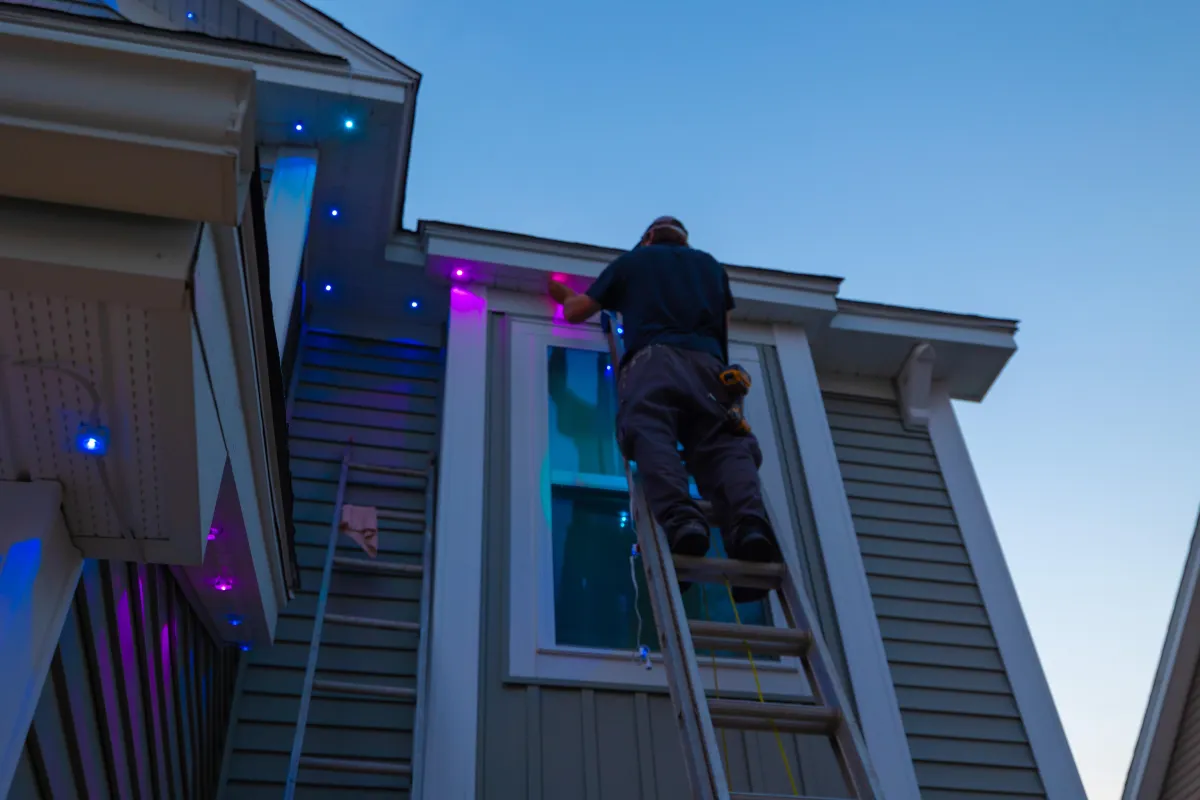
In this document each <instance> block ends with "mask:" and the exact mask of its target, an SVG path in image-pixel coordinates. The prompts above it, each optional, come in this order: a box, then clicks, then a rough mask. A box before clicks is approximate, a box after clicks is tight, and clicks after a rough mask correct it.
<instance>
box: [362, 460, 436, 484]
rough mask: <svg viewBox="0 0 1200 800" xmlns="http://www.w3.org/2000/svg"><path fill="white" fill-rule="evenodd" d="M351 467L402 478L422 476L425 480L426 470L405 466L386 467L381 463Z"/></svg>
mask: <svg viewBox="0 0 1200 800" xmlns="http://www.w3.org/2000/svg"><path fill="white" fill-rule="evenodd" d="M350 469H352V470H357V471H359V472H374V473H376V474H378V475H399V476H400V477H402V478H420V479H421V480H425V478H426V475H425V470H422V469H406V468H404V467H384V466H381V465H379V464H351V465H350Z"/></svg>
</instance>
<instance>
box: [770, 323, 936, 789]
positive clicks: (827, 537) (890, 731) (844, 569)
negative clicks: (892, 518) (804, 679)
mask: <svg viewBox="0 0 1200 800" xmlns="http://www.w3.org/2000/svg"><path fill="white" fill-rule="evenodd" d="M775 343H776V353H777V356H778V358H779V369H780V374H781V377H782V378H783V385H784V390H785V392H786V394H787V398H788V405H789V407H790V409H791V413H792V424H793V425H794V426H795V429H796V445H797V447H798V449H799V452H800V461H801V464H802V465H803V467H804V478H805V482H806V483H807V484H808V493H809V502H810V504H811V507H812V515H813V521H814V523H815V525H816V529H817V536H818V538H819V539H820V542H821V552H822V555H823V556H824V559H825V570H826V573H827V574H828V578H829V591H830V594H831V595H832V596H833V606H834V610H835V611H836V614H837V620H838V628H839V632H840V633H841V637H842V648H843V650H844V651H845V654H846V664H847V669H848V670H849V673H850V683H851V685H852V686H853V690H854V697H855V700H856V701H857V705H858V723H859V726H860V727H861V729H862V735H863V739H864V740H865V741H866V743H867V750H868V752H869V754H870V757H871V762H872V766H873V767H874V769H875V772H876V774H877V775H878V776H879V782H880V785H881V786H882V787H883V788H884V791H886V793H887V798H888V800H920V796H921V793H920V788H919V787H918V785H917V776H916V771H915V769H914V768H913V762H912V755H911V753H910V751H909V749H908V736H907V734H906V733H905V731H904V722H903V720H902V719H901V716H900V704H899V702H898V701H897V699H896V689H895V686H894V685H893V683H892V672H891V668H890V667H889V666H888V661H887V654H886V653H885V652H884V649H883V635H882V634H881V633H880V630H879V620H878V619H877V618H876V616H875V604H874V601H873V600H872V599H871V589H870V586H869V585H868V584H867V572H866V568H865V567H864V566H863V560H862V553H861V552H860V551H859V549H858V535H857V533H856V532H855V530H854V519H853V517H852V516H851V514H850V503H849V501H848V500H847V499H846V488H845V486H844V485H843V483H842V472H841V467H840V466H839V464H838V460H837V452H836V451H835V449H834V446H833V434H832V433H831V432H830V430H829V420H828V418H827V417H826V415H825V403H824V400H823V399H822V397H821V386H820V383H819V381H818V378H817V371H816V367H815V366H814V365H813V359H812V351H811V350H810V349H809V342H808V336H807V334H805V332H804V329H803V328H799V327H795V326H790V325H776V326H775Z"/></svg>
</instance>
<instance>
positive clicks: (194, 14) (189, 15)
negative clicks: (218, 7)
mask: <svg viewBox="0 0 1200 800" xmlns="http://www.w3.org/2000/svg"><path fill="white" fill-rule="evenodd" d="M187 18H188V19H195V18H196V12H195V11H189V12H187Z"/></svg>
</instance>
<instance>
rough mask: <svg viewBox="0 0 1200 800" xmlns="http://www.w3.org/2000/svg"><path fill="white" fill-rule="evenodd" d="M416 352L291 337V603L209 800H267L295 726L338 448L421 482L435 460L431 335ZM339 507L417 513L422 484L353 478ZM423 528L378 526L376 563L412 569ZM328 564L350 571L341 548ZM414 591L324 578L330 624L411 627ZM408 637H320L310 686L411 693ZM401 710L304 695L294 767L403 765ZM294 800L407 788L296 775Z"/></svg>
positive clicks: (374, 581) (248, 682) (394, 584)
mask: <svg viewBox="0 0 1200 800" xmlns="http://www.w3.org/2000/svg"><path fill="white" fill-rule="evenodd" d="M420 330H423V331H424V332H425V334H424V337H423V338H419V339H415V340H409V341H397V340H392V341H383V340H379V339H368V338H358V337H354V336H348V335H339V334H333V333H329V332H322V331H315V330H309V331H306V332H305V333H304V334H303V335H302V340H301V349H300V354H299V362H298V363H299V374H298V383H297V384H296V385H295V387H294V389H293V397H292V398H291V400H290V404H291V409H292V411H291V422H290V427H289V434H290V435H289V447H290V449H291V457H292V461H291V469H292V485H293V489H294V494H295V504H294V516H295V522H296V558H297V561H298V562H299V565H300V571H301V589H300V591H299V593H298V594H297V596H296V598H295V599H294V600H292V601H291V603H290V604H289V605H288V606H287V608H286V609H285V610H284V611H283V612H282V614H281V615H280V620H279V627H278V630H277V632H276V641H275V644H274V645H273V646H271V647H267V648H263V649H260V650H256V651H254V652H253V653H251V654H249V658H248V665H247V668H246V670H245V675H244V676H243V678H242V682H241V686H240V695H239V697H238V700H237V703H236V706H235V717H236V719H235V724H234V727H233V729H232V737H233V738H232V748H231V755H230V757H229V761H228V764H227V766H226V776H225V786H224V789H223V791H222V794H221V796H222V797H224V798H230V800H240V799H241V798H247V799H249V798H254V799H257V798H262V797H271V796H279V793H280V792H282V789H283V783H284V780H285V778H286V773H287V764H288V755H289V753H290V752H291V746H292V736H293V733H294V731H295V724H296V719H297V715H298V713H299V700H300V687H301V684H302V682H303V679H304V667H305V661H306V659H307V657H308V650H309V644H310V642H311V640H312V627H313V613H314V610H315V607H316V601H317V593H318V591H319V590H320V580H321V568H322V565H323V564H324V557H325V548H326V546H327V543H328V541H329V532H330V524H331V521H332V516H333V510H334V502H335V496H336V492H337V480H338V471H339V468H340V462H341V457H342V451H343V447H344V445H345V442H346V440H347V439H348V438H349V437H353V438H354V443H355V450H354V455H353V460H354V461H356V462H358V463H369V464H375V465H383V466H392V467H405V468H415V469H421V468H424V467H425V466H426V465H427V464H428V462H429V459H430V457H431V455H432V454H433V453H434V452H435V449H436V440H437V429H438V419H439V414H440V408H441V398H440V392H441V384H442V372H443V360H444V359H443V352H442V341H441V334H440V332H439V331H438V330H437V329H432V328H424V329H420ZM346 502H347V503H353V504H357V505H370V506H375V507H377V508H379V509H380V510H385V509H386V510H395V511H421V510H423V509H424V508H425V486H424V484H423V482H420V481H414V480H411V479H406V478H402V477H396V476H387V475H379V474H369V475H368V474H365V473H352V474H351V481H350V482H349V483H348V484H347V490H346ZM423 534H424V529H423V526H422V525H420V524H419V523H405V522H397V521H393V520H380V531H379V556H378V557H379V558H380V559H381V560H389V561H404V562H409V563H418V564H419V563H420V562H421V556H422V553H423ZM339 555H348V556H354V555H358V556H360V557H361V555H362V553H361V551H360V550H358V548H357V546H356V545H354V544H353V543H352V542H350V541H349V540H348V539H347V538H346V537H342V539H341V541H340V544H339ZM420 594H421V582H420V580H419V579H412V578H398V577H391V576H376V575H368V574H363V573H351V572H344V571H339V572H335V573H334V578H333V583H332V585H331V589H330V598H329V605H328V611H329V613H333V614H349V615H353V616H363V617H376V618H382V619H390V620H400V621H411V622H416V621H419V605H420V604H419V600H420ZM417 645H418V637H417V636H416V635H415V634H412V633H404V632H397V631H380V630H375V629H371V628H355V627H347V626H340V625H333V624H331V623H326V625H325V628H324V633H323V636H322V644H321V651H320V659H319V661H318V665H317V667H318V675H319V676H320V677H321V678H323V679H329V680H339V681H350V682H358V683H371V684H384V685H391V686H406V687H413V686H415V681H416V656H417ZM413 718H414V706H413V704H412V703H411V702H401V701H398V700H390V699H382V698H373V697H372V698H359V699H354V698H350V697H345V696H328V695H327V696H322V695H320V694H317V695H314V697H313V702H312V706H311V711H310V714H309V722H308V729H307V733H306V736H305V747H304V752H305V754H306V755H316V756H327V757H335V758H365V759H372V760H386V761H393V760H401V761H408V760H409V759H410V758H411V756H412V746H413ZM300 784H301V785H300V789H299V791H298V792H297V797H299V798H342V797H347V796H351V794H352V796H354V797H364V798H370V797H388V798H396V797H400V798H404V797H408V787H409V780H408V778H402V777H398V776H377V775H357V774H354V773H325V772H318V771H308V770H301V772H300Z"/></svg>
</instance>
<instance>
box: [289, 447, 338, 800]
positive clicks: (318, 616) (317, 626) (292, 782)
mask: <svg viewBox="0 0 1200 800" xmlns="http://www.w3.org/2000/svg"><path fill="white" fill-rule="evenodd" d="M349 468H350V444H349V443H347V444H346V449H345V451H344V452H343V453H342V469H341V473H340V474H339V476H338V488H337V499H336V500H335V502H334V506H333V521H332V522H331V523H330V524H329V545H328V547H327V548H326V551H325V567H324V569H323V570H322V572H321V592H320V594H319V595H318V596H317V608H316V610H315V611H314V612H313V631H312V642H311V643H310V644H309V646H308V663H307V664H306V665H305V668H304V684H303V687H302V688H301V689H300V713H299V716H298V718H297V720H296V732H295V734H294V735H293V738H292V755H291V758H290V759H289V761H288V774H287V784H286V785H285V786H284V789H283V797H284V800H292V799H293V798H294V797H295V795H296V778H297V776H298V775H299V773H300V753H301V752H302V751H303V750H304V732H305V730H306V728H307V727H308V710H309V706H310V705H311V704H312V692H313V680H314V678H315V677H316V673H317V657H318V655H319V652H320V649H321V633H322V629H323V627H324V622H325V606H326V604H327V602H328V600H329V585H330V583H331V582H332V578H333V559H334V554H335V553H336V552H337V542H338V534H339V532H340V531H339V528H340V526H341V521H342V519H341V518H342V502H343V501H344V500H345V497H346V474H347V473H348V472H349Z"/></svg>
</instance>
